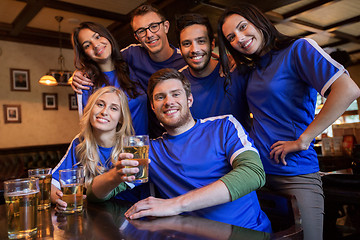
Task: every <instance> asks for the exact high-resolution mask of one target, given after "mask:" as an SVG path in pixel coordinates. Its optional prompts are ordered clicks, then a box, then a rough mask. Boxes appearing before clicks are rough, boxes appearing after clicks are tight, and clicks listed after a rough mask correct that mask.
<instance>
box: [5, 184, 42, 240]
mask: <svg viewBox="0 0 360 240" xmlns="http://www.w3.org/2000/svg"><path fill="white" fill-rule="evenodd" d="M4 193H5V194H4V195H5V202H6V212H7V223H8V237H9V238H10V239H19V238H27V237H31V236H33V235H35V234H36V231H37V218H36V215H37V206H38V194H39V179H37V178H23V179H15V180H8V181H5V182H4Z"/></svg>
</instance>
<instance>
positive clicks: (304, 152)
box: [218, 3, 360, 240]
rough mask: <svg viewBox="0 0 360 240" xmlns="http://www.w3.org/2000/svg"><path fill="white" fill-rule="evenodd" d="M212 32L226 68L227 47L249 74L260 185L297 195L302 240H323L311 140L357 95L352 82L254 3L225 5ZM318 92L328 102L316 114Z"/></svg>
mask: <svg viewBox="0 0 360 240" xmlns="http://www.w3.org/2000/svg"><path fill="white" fill-rule="evenodd" d="M218 34H219V50H220V60H221V63H222V67H223V68H224V69H225V73H226V74H227V75H228V73H229V70H228V67H227V66H228V64H227V62H228V59H227V55H226V53H227V52H226V50H228V51H229V52H230V54H231V55H232V56H233V57H234V59H235V62H236V64H237V67H238V68H240V69H241V70H242V71H243V72H248V73H249V78H248V82H247V90H246V97H247V100H248V103H249V108H250V111H251V112H252V113H253V116H254V118H253V127H252V129H251V131H250V136H251V138H252V139H253V140H254V141H255V145H256V147H257V148H258V150H259V153H260V156H261V160H262V162H263V165H264V169H265V173H266V174H267V178H266V181H267V183H266V186H267V187H268V188H269V189H271V190H273V191H279V192H283V193H286V194H292V195H295V196H296V198H297V200H298V203H299V208H300V212H301V217H302V225H303V228H304V237H305V239H310V240H312V239H322V231H323V229H322V228H323V214H324V196H323V190H322V182H321V177H320V174H319V163H318V159H317V154H316V152H315V150H314V139H315V137H316V136H318V135H319V134H321V132H323V131H324V130H325V129H326V128H327V127H328V126H330V125H331V124H332V123H333V122H334V121H335V120H336V119H337V118H339V117H340V116H341V114H342V113H343V112H344V111H345V110H346V108H347V107H348V106H349V105H350V104H351V103H352V102H353V101H354V100H355V99H356V98H358V97H359V95H360V90H359V88H358V86H357V85H356V84H355V83H354V81H353V80H352V79H351V78H350V77H349V75H348V72H347V71H346V69H345V68H344V67H343V66H342V65H341V64H339V63H337V62H336V61H335V60H334V59H332V58H331V57H330V56H329V55H328V54H327V53H325V52H324V50H322V49H321V48H320V47H319V46H318V44H317V43H316V42H315V41H313V40H311V39H306V38H301V39H297V38H294V37H289V36H285V35H283V34H281V33H279V32H278V31H277V30H276V28H275V27H274V26H273V25H272V24H271V22H270V21H269V20H268V19H267V18H266V17H265V15H264V14H263V13H262V12H261V11H259V10H258V9H257V8H256V7H254V6H253V5H250V4H246V3H240V4H239V5H238V7H234V8H230V9H228V10H226V11H225V12H224V13H223V14H222V16H221V17H220V19H219V23H218ZM317 92H319V93H320V94H321V95H322V96H325V97H327V101H326V103H325V104H324V106H323V108H322V110H321V111H320V113H319V114H318V115H317V117H316V118H315V116H314V115H315V104H316V95H317Z"/></svg>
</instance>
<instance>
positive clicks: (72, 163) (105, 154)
mask: <svg viewBox="0 0 360 240" xmlns="http://www.w3.org/2000/svg"><path fill="white" fill-rule="evenodd" d="M79 143H80V142H79V138H78V136H76V137H75V138H74V139H73V140H72V142H71V144H70V146H69V148H68V150H67V151H66V154H65V155H64V157H63V158H62V159H61V160H60V162H59V163H58V164H57V165H56V167H55V168H54V169H53V170H52V181H51V183H52V184H53V185H54V186H56V187H57V188H59V189H61V186H60V182H59V170H63V169H70V168H77V167H78V166H79V165H78V164H77V163H78V159H77V158H76V147H77V145H79ZM98 149H99V150H98V154H99V157H100V163H99V165H101V166H103V167H104V168H105V169H106V170H105V171H108V170H110V169H111V168H112V167H113V164H112V162H111V158H110V157H111V152H112V150H113V148H112V147H111V148H104V147H101V146H99V145H98ZM128 185H129V189H128V190H125V191H123V192H121V193H119V194H118V195H116V196H115V198H116V199H121V200H124V201H130V202H137V201H140V200H141V199H144V198H146V197H149V196H150V187H149V184H141V185H139V184H135V185H136V187H134V186H135V185H134V184H128ZM138 185H139V186H138ZM131 187H132V189H130V188H131Z"/></svg>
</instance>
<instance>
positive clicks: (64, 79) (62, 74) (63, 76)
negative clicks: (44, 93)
mask: <svg viewBox="0 0 360 240" xmlns="http://www.w3.org/2000/svg"><path fill="white" fill-rule="evenodd" d="M49 74H50V75H51V76H53V77H54V78H55V79H56V81H57V83H58V85H59V86H69V84H68V80H69V78H70V77H71V76H72V75H73V72H71V71H60V70H55V69H50V72H49Z"/></svg>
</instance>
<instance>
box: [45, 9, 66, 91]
mask: <svg viewBox="0 0 360 240" xmlns="http://www.w3.org/2000/svg"><path fill="white" fill-rule="evenodd" d="M55 19H56V21H57V22H58V23H59V47H60V56H59V58H58V63H59V65H60V70H54V71H52V70H50V72H49V73H47V74H46V75H45V76H42V77H41V78H40V80H39V83H40V84H43V85H47V86H56V85H59V84H61V85H66V84H69V85H70V84H71V82H72V79H71V80H70V79H69V80H68V81H67V82H65V84H63V82H62V79H64V77H67V76H68V71H64V68H65V58H64V56H63V55H62V42H61V24H60V23H61V21H62V20H63V19H64V18H63V17H61V16H56V17H55ZM50 74H51V75H50ZM54 76H56V77H57V76H59V79H58V80H56V78H55V77H54ZM58 81H59V82H58Z"/></svg>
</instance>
